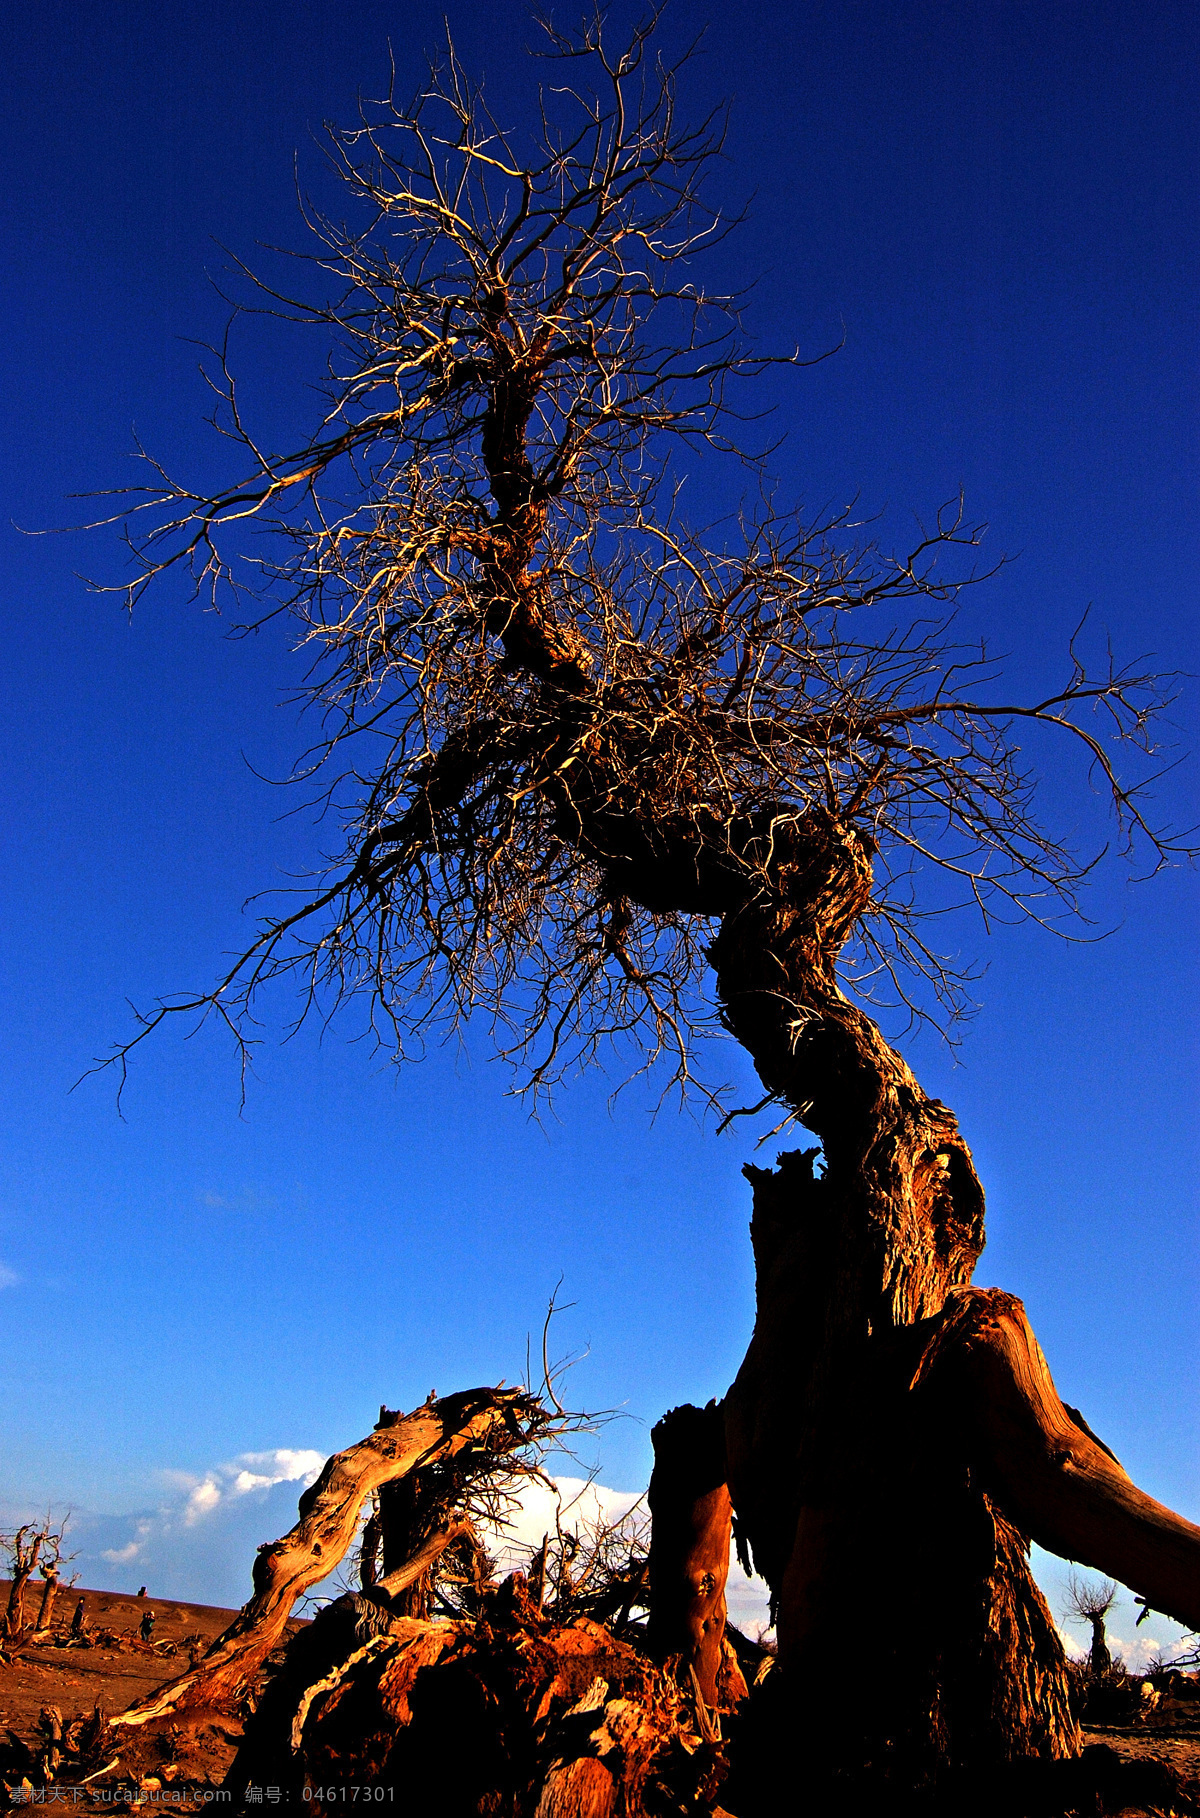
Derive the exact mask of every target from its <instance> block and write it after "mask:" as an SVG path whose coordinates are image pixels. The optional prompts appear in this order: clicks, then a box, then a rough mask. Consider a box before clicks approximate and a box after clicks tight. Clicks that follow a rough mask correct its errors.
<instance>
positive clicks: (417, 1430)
mask: <svg viewBox="0 0 1200 1818" xmlns="http://www.w3.org/2000/svg"><path fill="white" fill-rule="evenodd" d="M538 1412H539V1404H538V1403H536V1402H535V1401H534V1400H533V1399H532V1398H531V1397H530V1396H528V1395H526V1394H524V1393H523V1392H522V1391H520V1390H517V1389H468V1390H466V1391H465V1392H464V1393H462V1394H460V1395H449V1396H445V1397H443V1398H442V1399H441V1400H440V1401H439V1400H434V1399H432V1398H431V1399H430V1400H429V1401H428V1402H426V1404H425V1406H424V1407H421V1408H418V1409H417V1410H416V1412H415V1413H413V1414H408V1415H405V1416H403V1417H402V1418H401V1419H399V1420H393V1421H392V1422H391V1423H390V1424H388V1425H387V1426H384V1427H376V1429H375V1431H374V1432H372V1433H369V1434H368V1435H367V1437H366V1438H365V1439H361V1440H359V1442H358V1443H357V1445H353V1446H349V1447H347V1449H346V1450H345V1451H344V1452H337V1453H335V1454H334V1456H333V1457H332V1458H330V1459H329V1460H327V1462H326V1464H325V1467H324V1469H323V1470H322V1472H321V1475H320V1476H319V1477H318V1479H317V1481H316V1482H315V1483H314V1484H313V1485H312V1487H311V1489H308V1490H306V1491H305V1493H304V1495H303V1496H302V1497H301V1498H300V1510H299V1513H300V1520H299V1521H298V1522H297V1523H296V1525H295V1526H294V1527H293V1528H291V1529H290V1530H289V1531H288V1533H286V1534H285V1535H284V1536H283V1537H282V1539H280V1540H276V1541H274V1542H272V1543H271V1544H270V1545H269V1546H264V1547H260V1549H259V1552H258V1556H257V1558H256V1559H255V1562H254V1574H253V1581H254V1595H253V1596H252V1597H251V1599H250V1601H249V1602H248V1603H247V1604H246V1606H245V1608H244V1609H242V1610H241V1611H239V1613H238V1615H237V1616H236V1617H235V1618H234V1620H233V1622H231V1623H230V1625H229V1627H228V1628H227V1629H226V1630H225V1632H224V1633H223V1634H222V1635H219V1636H218V1637H217V1639H216V1641H214V1642H213V1644H212V1646H211V1647H210V1648H209V1649H208V1651H207V1653H206V1654H205V1655H204V1657H203V1659H202V1660H201V1661H200V1662H199V1663H198V1664H197V1666H195V1667H194V1668H192V1669H191V1670H189V1671H188V1672H186V1673H183V1674H181V1675H180V1677H179V1678H178V1679H173V1680H171V1681H170V1682H169V1683H168V1684H166V1685H164V1686H160V1687H159V1688H158V1690H157V1691H155V1692H152V1693H151V1694H150V1695H149V1696H148V1697H146V1698H143V1699H140V1700H139V1701H138V1702H137V1703H135V1704H132V1705H131V1706H130V1707H129V1709H128V1710H127V1711H125V1712H123V1713H122V1714H121V1715H120V1716H117V1717H114V1718H113V1719H112V1722H113V1724H114V1725H118V1724H124V1725H139V1724H144V1723H149V1722H151V1721H152V1720H153V1719H154V1718H157V1717H163V1716H166V1715H167V1714H168V1713H169V1712H177V1711H179V1710H181V1709H184V1708H198V1709H205V1710H209V1709H228V1708H231V1707H233V1706H235V1705H236V1704H237V1703H238V1701H239V1700H240V1699H241V1698H242V1697H243V1696H244V1694H245V1692H246V1691H247V1689H248V1687H249V1686H250V1684H251V1682H252V1681H253V1679H254V1677H255V1675H256V1674H257V1673H258V1672H259V1670H260V1668H261V1667H262V1665H263V1662H264V1661H265V1660H266V1658H267V1656H268V1654H270V1653H271V1652H272V1650H273V1649H274V1648H275V1647H276V1646H277V1645H278V1644H279V1642H280V1640H281V1638H282V1636H283V1632H284V1629H285V1627H286V1624H287V1620H288V1617H289V1616H290V1614H291V1611H292V1607H293V1605H294V1604H295V1602H296V1599H297V1597H299V1596H300V1595H301V1594H302V1593H303V1592H304V1591H306V1590H308V1589H309V1588H310V1587H311V1586H312V1585H314V1584H319V1583H320V1582H321V1580H322V1579H324V1578H327V1577H328V1576H329V1574H330V1572H332V1571H334V1570H335V1569H336V1567H337V1566H338V1565H339V1564H340V1562H341V1560H342V1559H343V1558H344V1557H345V1554H346V1552H347V1551H348V1549H349V1547H350V1545H351V1543H352V1541H353V1539H354V1535H355V1532H356V1529H357V1525H358V1517H359V1512H360V1510H361V1508H362V1505H363V1503H364V1502H365V1501H366V1499H367V1497H368V1496H369V1495H370V1494H371V1492H372V1491H373V1490H376V1489H378V1487H379V1486H380V1485H381V1484H383V1483H388V1482H391V1481H392V1480H393V1479H395V1478H398V1477H403V1476H404V1475H405V1474H406V1473H407V1472H409V1471H414V1470H419V1469H421V1468H422V1467H424V1466H428V1465H430V1464H432V1463H433V1462H434V1461H435V1460H437V1459H441V1458H449V1457H453V1456H455V1455H457V1454H458V1453H460V1452H463V1451H465V1450H466V1449H468V1448H478V1449H481V1450H489V1451H496V1452H498V1453H499V1452H506V1451H511V1450H512V1449H514V1448H515V1447H517V1446H520V1445H522V1444H524V1443H526V1441H527V1439H528V1437H529V1424H530V1422H531V1421H532V1420H535V1419H536V1416H537V1414H538ZM439 1538H440V1537H439ZM442 1544H443V1545H445V1544H449V1536H447V1538H446V1540H445V1541H443V1543H442ZM441 1550H442V1548H441V1546H438V1547H436V1548H435V1550H434V1552H433V1553H431V1554H429V1556H428V1557H426V1556H424V1555H423V1556H422V1557H421V1558H420V1559H419V1560H418V1561H412V1562H409V1565H411V1567H412V1571H411V1575H410V1576H411V1577H416V1576H417V1575H418V1574H419V1573H420V1572H421V1571H423V1570H424V1569H425V1568H426V1566H427V1565H428V1564H429V1563H430V1559H431V1558H432V1557H435V1556H436V1552H438V1551H441ZM426 1551H428V1549H426ZM408 1574H409V1567H408V1566H405V1567H402V1568H400V1569H399V1570H398V1571H397V1572H395V1573H393V1574H391V1575H390V1577H389V1579H388V1580H385V1581H384V1584H383V1585H382V1586H380V1587H378V1588H379V1589H381V1590H382V1591H383V1593H384V1595H385V1596H388V1595H390V1594H393V1593H394V1591H395V1590H397V1589H399V1588H401V1585H402V1583H404V1582H409V1576H408Z"/></svg>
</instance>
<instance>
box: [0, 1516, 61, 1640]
mask: <svg viewBox="0 0 1200 1818" xmlns="http://www.w3.org/2000/svg"><path fill="white" fill-rule="evenodd" d="M69 1521H70V1515H69V1513H68V1514H67V1515H65V1516H63V1518H62V1519H61V1520H60V1521H57V1522H56V1521H55V1520H54V1518H53V1517H52V1516H51V1515H50V1513H49V1511H47V1513H46V1515H45V1516H44V1517H43V1518H42V1520H41V1521H40V1522H39V1521H27V1522H25V1523H24V1524H23V1525H22V1526H21V1527H19V1528H17V1529H15V1530H14V1531H13V1532H11V1533H8V1534H0V1551H3V1552H4V1553H5V1554H6V1555H7V1558H8V1571H9V1579H10V1583H9V1588H8V1607H7V1609H6V1611H5V1615H4V1633H5V1635H6V1636H7V1637H8V1638H9V1639H10V1640H15V1639H16V1637H17V1636H18V1635H20V1634H22V1633H23V1632H24V1629H25V1588H26V1586H27V1585H28V1583H29V1580H30V1579H31V1578H32V1577H33V1574H34V1573H35V1572H36V1571H40V1572H41V1576H42V1578H43V1580H44V1581H45V1582H44V1586H43V1590H42V1601H41V1607H40V1609H39V1611H38V1620H37V1627H38V1628H39V1629H43V1628H45V1627H46V1626H47V1624H48V1622H49V1617H50V1609H51V1607H52V1605H53V1602H54V1593H55V1590H56V1587H57V1585H58V1578H59V1573H60V1570H61V1566H62V1563H63V1561H64V1554H63V1542H64V1539H65V1537H66V1532H67V1524H68V1522H69ZM67 1557H69V1555H68V1556H67Z"/></svg>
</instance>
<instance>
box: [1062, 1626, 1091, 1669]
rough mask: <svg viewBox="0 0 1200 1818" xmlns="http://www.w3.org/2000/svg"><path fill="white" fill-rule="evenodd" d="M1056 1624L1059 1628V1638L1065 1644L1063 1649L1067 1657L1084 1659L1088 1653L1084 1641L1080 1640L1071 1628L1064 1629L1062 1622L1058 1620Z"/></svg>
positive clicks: (1069, 1658)
mask: <svg viewBox="0 0 1200 1818" xmlns="http://www.w3.org/2000/svg"><path fill="white" fill-rule="evenodd" d="M1054 1626H1055V1628H1056V1629H1057V1630H1058V1639H1059V1640H1060V1641H1061V1642H1062V1644H1063V1650H1064V1652H1065V1654H1066V1656H1067V1659H1068V1660H1082V1659H1083V1657H1084V1655H1085V1654H1086V1653H1087V1649H1086V1648H1085V1647H1084V1645H1083V1643H1082V1641H1080V1639H1079V1637H1078V1635H1072V1633H1071V1631H1070V1629H1064V1628H1063V1625H1062V1623H1061V1622H1056V1623H1055V1625H1054Z"/></svg>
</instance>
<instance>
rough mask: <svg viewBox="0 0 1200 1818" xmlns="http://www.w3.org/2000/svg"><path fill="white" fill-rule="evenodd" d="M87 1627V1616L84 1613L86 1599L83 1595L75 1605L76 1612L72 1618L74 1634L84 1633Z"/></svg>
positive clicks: (72, 1631)
mask: <svg viewBox="0 0 1200 1818" xmlns="http://www.w3.org/2000/svg"><path fill="white" fill-rule="evenodd" d="M86 1628H87V1617H86V1615H85V1614H84V1600H83V1598H82V1597H81V1598H80V1599H79V1602H78V1603H77V1604H76V1605H75V1614H74V1615H73V1616H72V1618H71V1633H72V1635H82V1634H83V1631H84V1630H85V1629H86Z"/></svg>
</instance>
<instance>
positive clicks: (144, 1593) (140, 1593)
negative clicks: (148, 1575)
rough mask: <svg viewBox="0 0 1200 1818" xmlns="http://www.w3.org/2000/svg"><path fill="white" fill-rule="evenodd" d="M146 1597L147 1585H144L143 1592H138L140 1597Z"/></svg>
mask: <svg viewBox="0 0 1200 1818" xmlns="http://www.w3.org/2000/svg"><path fill="white" fill-rule="evenodd" d="M145 1595H146V1587H145V1585H143V1586H142V1588H141V1590H140V1591H139V1592H138V1596H139V1597H144V1596H145Z"/></svg>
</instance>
